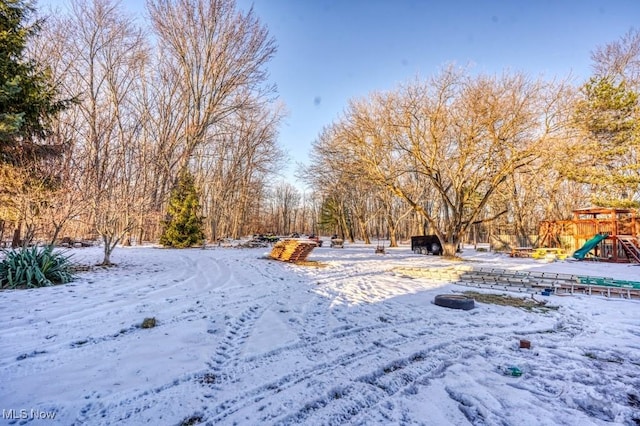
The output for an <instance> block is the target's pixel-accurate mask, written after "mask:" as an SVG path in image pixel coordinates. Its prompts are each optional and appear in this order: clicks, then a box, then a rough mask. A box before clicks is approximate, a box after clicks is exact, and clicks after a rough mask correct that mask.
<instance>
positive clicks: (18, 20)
mask: <svg viewBox="0 0 640 426" xmlns="http://www.w3.org/2000/svg"><path fill="white" fill-rule="evenodd" d="M31 4H32V3H31V2H30V1H27V0H1V1H0V163H9V164H14V165H24V164H28V163H32V162H33V161H36V160H38V159H40V158H43V157H47V156H50V155H54V154H56V153H59V152H60V147H59V146H53V145H51V144H46V143H43V141H44V140H45V139H46V137H47V136H48V134H49V124H50V121H51V119H52V118H53V117H54V116H55V115H56V114H57V113H58V112H60V111H61V110H62V109H64V108H65V107H66V106H67V105H68V103H69V102H68V101H57V100H56V91H55V89H54V87H53V85H52V83H51V81H50V76H49V74H48V73H47V72H46V71H45V70H42V69H40V67H39V66H38V64H36V63H35V62H33V61H30V60H28V59H26V57H25V49H26V47H27V42H28V40H29V38H30V37H33V36H34V35H36V34H37V32H38V30H39V26H40V22H39V21H36V22H34V23H31V24H30V23H29V19H30V17H31V15H32V14H33V13H34V9H33V7H32V6H31Z"/></svg>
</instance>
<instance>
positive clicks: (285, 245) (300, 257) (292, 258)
mask: <svg viewBox="0 0 640 426" xmlns="http://www.w3.org/2000/svg"><path fill="white" fill-rule="evenodd" d="M316 245H317V244H316V243H315V242H314V241H309V240H306V241H304V240H283V241H278V242H277V243H276V244H275V245H274V246H273V250H271V254H270V256H271V258H272V259H276V260H280V261H283V262H302V261H304V260H306V259H307V256H309V254H310V253H311V251H312V250H313V249H314V248H315V247H316Z"/></svg>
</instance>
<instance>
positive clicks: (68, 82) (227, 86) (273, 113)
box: [0, 0, 640, 264]
mask: <svg viewBox="0 0 640 426" xmlns="http://www.w3.org/2000/svg"><path fill="white" fill-rule="evenodd" d="M2 7H3V8H7V7H9V9H7V10H4V9H2V10H0V12H2V13H9V12H12V13H13V12H16V13H14V14H13V15H12V14H11V13H9V14H7V15H6V16H9V17H12V19H13V20H12V21H11V20H3V24H4V23H5V21H6V25H13V26H14V27H15V28H17V29H18V30H20V32H19V34H22V38H18V39H15V40H14V42H15V49H14V51H13V53H12V54H10V55H5V56H4V57H1V58H0V61H1V62H2V63H0V69H2V70H10V71H11V73H13V74H15V76H18V77H17V78H15V76H14V77H12V78H8V79H6V81H0V84H1V85H2V90H1V91H0V107H2V111H0V142H1V144H0V156H1V159H2V166H1V170H0V172H1V173H0V199H1V204H0V240H2V241H6V240H7V238H8V237H9V239H10V237H11V236H13V237H15V233H14V231H17V233H18V235H19V239H20V240H22V242H23V243H26V242H29V241H30V240H37V241H41V242H56V241H59V240H60V239H61V238H62V237H71V238H72V239H89V238H90V239H96V238H99V239H101V240H102V242H103V245H104V248H105V262H104V263H105V264H108V263H109V262H110V260H109V256H110V254H111V251H112V250H113V248H114V247H115V246H116V245H117V244H137V243H141V242H143V241H151V242H157V241H159V239H160V236H161V233H162V231H163V224H166V223H167V220H168V217H169V216H172V214H171V213H170V212H169V210H170V209H171V208H172V207H170V194H171V192H172V190H173V189H174V188H176V185H178V181H179V179H178V178H179V177H180V176H181V175H184V173H187V172H188V174H189V175H190V176H192V177H193V184H194V189H195V191H196V193H197V196H198V197H199V200H198V202H197V203H194V205H197V206H199V208H200V209H201V212H198V213H197V217H198V218H201V219H198V220H202V224H203V230H204V236H205V239H206V240H207V241H216V240H218V239H220V238H224V237H232V238H237V237H241V236H244V235H248V234H252V233H271V232H273V233H276V234H289V233H291V232H306V233H316V234H325V235H330V234H340V236H341V237H343V238H346V239H355V238H359V239H363V240H365V241H366V242H371V241H373V240H377V239H381V238H389V239H391V244H392V245H395V244H396V243H397V241H398V240H399V239H406V238H407V237H408V236H410V235H418V234H423V233H435V234H437V235H438V236H439V237H440V239H441V241H443V243H444V244H443V245H444V247H445V251H446V252H447V253H449V254H451V253H452V252H453V251H454V250H455V247H456V246H457V244H458V243H459V242H460V241H461V240H462V239H466V240H482V239H484V240H486V239H487V238H489V236H490V235H493V236H494V237H495V238H500V236H501V235H511V236H515V237H516V238H517V239H518V241H522V242H524V243H527V242H528V243H531V242H532V241H530V240H531V238H533V236H534V235H535V234H536V233H537V223H538V221H540V220H543V219H559V218H564V217H566V216H567V215H568V214H569V212H570V211H571V209H573V208H576V207H581V206H584V205H586V204H589V203H600V204H617V205H626V206H637V204H638V199H639V198H638V197H639V194H638V189H639V183H640V170H639V166H638V164H639V163H640V161H639V159H638V144H639V143H640V142H639V141H640V136H639V134H640V133H639V127H638V123H639V120H638V118H639V108H638V93H639V89H640V77H639V76H640V65H638V64H639V63H640V35H639V34H640V33H638V32H637V31H631V32H629V33H627V34H626V35H625V36H623V37H622V38H621V39H620V40H618V41H615V42H612V43H610V44H607V45H604V46H603V47H599V48H596V50H595V51H594V53H593V58H592V59H593V64H594V67H593V70H594V73H593V76H592V78H591V79H590V80H589V81H588V82H584V83H583V84H580V85H578V86H577V87H576V86H575V83H573V82H567V81H545V80H541V79H533V78H531V77H530V76H528V75H526V74H524V73H504V74H503V75H500V76H486V75H475V74H472V73H470V72H469V71H467V70H460V69H456V68H453V67H447V68H444V69H443V70H441V71H440V72H437V73H434V75H433V76H432V77H430V78H427V79H420V80H415V81H410V82H407V83H406V84H404V85H402V86H400V87H398V88H397V89H395V90H391V91H388V92H380V93H372V94H370V95H368V96H365V97H363V98H360V99H352V100H351V101H350V103H349V105H348V106H346V108H345V110H344V111H343V113H342V114H341V115H340V116H339V117H337V118H336V120H335V121H334V122H333V123H327V125H326V127H325V128H324V129H323V130H322V132H320V134H319V135H318V137H317V139H316V140H315V142H314V144H313V148H312V152H311V163H310V164H308V165H305V166H301V167H300V168H299V172H298V174H299V175H300V177H301V178H302V179H303V180H304V181H305V182H306V183H307V184H308V185H309V188H310V190H308V191H305V192H302V191H301V190H300V189H299V188H297V187H295V186H294V185H292V184H291V183H289V182H286V181H284V180H283V177H282V176H280V175H278V172H279V170H281V169H282V167H283V166H284V164H285V161H286V153H285V152H283V150H282V148H281V147H280V146H279V145H278V143H277V139H278V129H279V127H280V126H281V125H282V124H283V118H284V114H285V112H284V111H285V108H284V106H283V105H281V104H280V103H279V102H278V101H277V91H276V87H275V86H274V85H273V84H272V82H270V81H269V78H268V65H269V62H270V60H271V59H272V58H273V57H274V55H276V53H277V44H276V40H274V39H273V38H272V37H271V36H270V35H269V32H268V28H267V27H266V26H265V25H264V24H263V23H261V21H260V19H259V17H258V16H256V14H255V13H254V12H253V11H252V10H248V11H244V10H240V9H239V8H238V7H237V5H236V4H235V2H234V0H149V1H148V2H147V14H148V15H147V16H148V18H149V19H148V20H147V21H145V22H141V21H139V20H136V19H134V17H133V16H129V15H127V14H126V13H125V12H124V11H123V8H122V7H120V4H119V3H118V2H117V1H115V0H93V1H88V2H87V1H81V0H71V1H70V2H69V8H68V9H65V11H62V12H61V13H56V14H55V16H49V17H46V19H44V20H40V21H36V20H34V17H33V14H31V13H29V11H30V9H29V8H28V6H27V2H25V1H20V0H11V1H5V2H3V5H2ZM23 12H24V13H23ZM21 43H22V44H21ZM3 45H4V43H3ZM16 58H18V59H16ZM20 75H22V77H20ZM28 76H31V79H32V80H31V83H30V84H31V86H29V87H30V88H31V89H29V90H32V89H33V90H35V92H33V93H38V90H40V93H41V96H36V95H35V94H34V95H33V96H29V97H24V96H22V95H20V90H26V89H27V86H26V85H25V86H20V81H23V82H24V81H27V77H28ZM43 82H44V83H43ZM45 83H46V84H45ZM21 87H23V88H22V89H21ZM38 88H39V89H38ZM8 96H14V97H16V96H17V98H16V99H21V100H25V101H27V102H25V104H24V105H22V106H19V105H18V104H17V103H16V102H14V101H11V102H10V101H9V100H8ZM21 96H22V97H21ZM9 105H13V107H12V108H14V109H9ZM16 105H18V106H17V107H16ZM16 108H17V109H16ZM20 108H22V109H20ZM30 117H36V119H35V120H32V121H31V122H29V123H30V124H29V125H28V126H27V125H26V124H25V125H24V126H23V127H21V128H20V129H22V130H20V129H19V125H21V123H23V122H25V123H26V121H24V120H26V119H28V118H30ZM21 120H22V121H21ZM307 142H310V141H300V143H307ZM36 151H37V152H40V153H42V155H31V156H30V157H29V158H27V159H25V160H24V161H22V160H21V161H17V160H16V158H17V157H16V156H15V153H16V152H21V153H26V152H36ZM45 154H47V155H45ZM24 157H25V156H24V155H23V156H22V157H21V158H24ZM35 171H37V173H36V172H35ZM168 213H169V214H168ZM194 214H195V213H194Z"/></svg>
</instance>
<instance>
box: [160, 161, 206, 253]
mask: <svg viewBox="0 0 640 426" xmlns="http://www.w3.org/2000/svg"><path fill="white" fill-rule="evenodd" d="M199 211H200V202H199V200H198V190H197V188H196V186H195V182H194V178H193V175H192V174H191V173H189V172H188V171H185V172H182V173H181V174H180V176H179V177H178V180H177V182H176V184H175V185H174V187H173V189H172V190H171V195H170V198H169V207H168V208H167V219H166V220H165V221H164V222H163V231H162V235H161V236H160V244H162V245H163V246H165V247H176V248H185V247H191V246H193V245H195V244H201V243H202V241H203V239H204V232H203V226H204V221H203V217H202V216H200V214H199Z"/></svg>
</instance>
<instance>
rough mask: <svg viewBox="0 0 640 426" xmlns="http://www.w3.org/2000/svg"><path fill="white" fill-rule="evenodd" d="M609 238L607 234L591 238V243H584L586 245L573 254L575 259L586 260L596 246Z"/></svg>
mask: <svg viewBox="0 0 640 426" xmlns="http://www.w3.org/2000/svg"><path fill="white" fill-rule="evenodd" d="M607 237H608V235H607V234H598V235H596V236H595V237H593V238H591V239H590V240H589V241H587V242H586V243H584V245H583V246H582V247H580V248H579V249H578V250H576V251H575V252H574V253H573V257H574V258H575V259H579V260H582V259H584V257H585V256H586V255H587V253H589V252H590V251H591V250H592V249H593V248H594V247H595V246H597V245H598V243H599V242H600V241H602V240H604V239H606V238H607Z"/></svg>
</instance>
